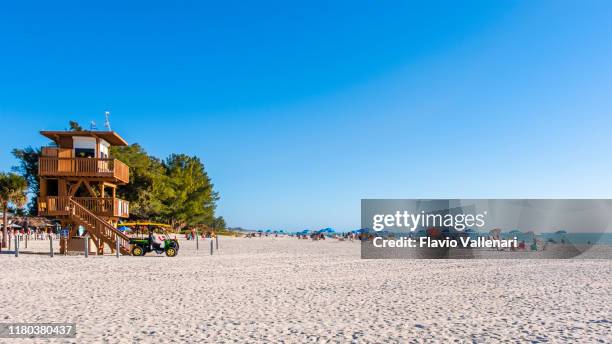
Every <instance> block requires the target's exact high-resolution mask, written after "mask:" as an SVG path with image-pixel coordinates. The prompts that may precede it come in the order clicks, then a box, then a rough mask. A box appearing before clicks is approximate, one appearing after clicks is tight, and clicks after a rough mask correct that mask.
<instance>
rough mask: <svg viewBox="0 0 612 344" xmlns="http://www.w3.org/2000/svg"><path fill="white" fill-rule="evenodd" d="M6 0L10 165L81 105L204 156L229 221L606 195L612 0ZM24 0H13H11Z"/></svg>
mask: <svg viewBox="0 0 612 344" xmlns="http://www.w3.org/2000/svg"><path fill="white" fill-rule="evenodd" d="M15 3H17V4H7V3H4V4H2V5H0V119H1V120H2V121H1V123H2V129H3V130H2V132H1V134H0V147H1V149H0V170H9V169H10V167H11V166H12V165H14V164H15V161H14V159H13V158H12V157H11V155H10V150H11V149H12V148H13V147H24V146H27V145H33V146H39V145H43V144H44V143H45V140H44V138H43V137H41V136H40V135H39V134H38V131H39V130H41V129H63V128H65V127H66V123H67V122H68V120H70V119H74V120H78V121H80V122H81V123H82V124H85V125H87V123H89V121H90V120H96V122H97V123H98V127H102V124H103V117H104V116H103V114H104V111H105V110H109V111H111V123H112V126H113V129H114V130H116V131H118V132H119V133H120V134H121V135H123V136H124V137H125V138H126V139H127V140H128V141H129V142H131V143H133V142H137V143H140V144H142V145H143V146H144V147H145V148H146V149H147V151H148V152H149V153H151V154H153V155H156V156H158V157H165V156H167V155H168V154H170V153H172V152H184V153H188V154H193V155H198V156H200V157H201V158H202V159H203V160H204V162H205V164H206V168H207V170H208V172H209V174H210V176H211V177H212V179H213V182H214V184H215V187H216V189H217V190H218V191H219V192H220V193H221V197H222V199H221V201H220V203H219V208H218V212H219V214H221V215H223V216H224V217H225V218H226V219H227V221H228V223H229V224H230V225H232V226H243V227H248V228H274V229H304V228H311V229H312V228H321V227H326V226H333V227H336V228H339V229H348V228H357V227H358V226H359V211H360V209H359V207H360V199H361V198H421V197H422V198H435V197H460V198H470V197H487V198H500V197H519V198H522V197H611V196H612V183H611V180H610V179H611V178H610V170H611V168H612V163H611V158H610V156H611V155H612V154H611V148H612V111H611V109H612V107H611V105H612V92H611V91H612V89H611V84H612V25H610V23H612V3H611V2H609V1H476V2H456V1H449V2H443V1H442V2H441V1H436V2H420V3H418V4H417V3H412V2H409V1H397V2H393V1H383V2H380V1H379V2H374V1H321V2H317V1H304V2H288V1H272V2H265V1H260V2H248V4H246V3H245V2H238V1H237V2H232V1H223V2H215V3H212V2H211V3H205V2H202V1H179V2H176V4H174V5H170V4H156V3H155V2H153V1H146V2H141V3H136V2H132V3H131V4H128V3H127V2H124V1H121V2H115V1H103V2H95V3H93V4H89V5H82V4H79V2H71V3H68V2H41V3H36V2H27V1H24V2H15ZM13 6H18V7H13Z"/></svg>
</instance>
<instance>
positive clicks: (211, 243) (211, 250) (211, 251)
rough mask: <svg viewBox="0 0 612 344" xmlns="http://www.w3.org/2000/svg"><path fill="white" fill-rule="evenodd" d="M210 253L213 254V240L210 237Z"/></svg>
mask: <svg viewBox="0 0 612 344" xmlns="http://www.w3.org/2000/svg"><path fill="white" fill-rule="evenodd" d="M210 255H211V256H212V255H213V242H212V239H210Z"/></svg>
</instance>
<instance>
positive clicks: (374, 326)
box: [0, 237, 612, 343]
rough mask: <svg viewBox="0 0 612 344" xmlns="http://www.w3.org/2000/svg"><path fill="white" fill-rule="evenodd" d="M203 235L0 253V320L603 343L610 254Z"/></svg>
mask: <svg viewBox="0 0 612 344" xmlns="http://www.w3.org/2000/svg"><path fill="white" fill-rule="evenodd" d="M47 245H48V243H47V242H45V241H38V242H36V241H31V242H30V243H29V246H30V249H29V250H34V251H36V250H38V251H41V252H42V251H44V250H45V249H46V248H47V247H48V246H47ZM209 247H210V246H209V241H206V242H203V241H200V250H199V251H196V250H195V242H194V241H181V250H180V252H179V255H178V257H175V258H167V257H165V256H157V255H155V254H152V255H149V256H146V257H128V256H125V257H121V258H119V259H117V258H115V257H113V256H104V257H96V256H90V257H89V258H87V259H85V258H84V257H83V256H59V255H56V256H55V257H54V258H50V257H48V256H43V255H26V254H22V255H21V256H20V257H19V258H15V257H14V256H12V255H8V254H2V255H0V265H1V266H2V269H1V271H2V279H1V280H0V288H1V290H2V291H3V292H2V293H0V303H1V304H2V315H1V316H2V320H1V321H2V322H74V323H76V324H77V338H76V339H62V340H59V339H54V340H49V341H54V342H74V343H77V342H78V343H84V342H110V343H132V342H134V343H137V342H157V343H166V342H180V341H188V342H270V341H271V342H287V343H293V342H313V343H315V342H316V343H318V342H342V343H346V342H359V343H362V342H363V343H368V342H402V343H405V342H431V341H434V342H435V341H437V342H449V341H455V342H475V343H489V342H580V343H587V342H593V343H597V342H601V343H605V342H607V343H609V342H611V341H612V306H611V305H612V294H611V293H610V290H612V282H611V281H612V261H609V260H469V261H468V260H436V261H434V260H362V259H360V258H359V252H360V251H359V244H358V243H357V242H339V241H335V240H327V241H319V242H312V241H307V240H297V239H294V238H252V239H246V238H226V237H223V238H221V240H220V250H219V251H218V252H215V255H213V256H210V254H209ZM1 341H3V342H7V341H8V340H7V339H3V340H1ZM10 342H32V340H29V339H14V340H11V341H10ZM36 342H41V339H36Z"/></svg>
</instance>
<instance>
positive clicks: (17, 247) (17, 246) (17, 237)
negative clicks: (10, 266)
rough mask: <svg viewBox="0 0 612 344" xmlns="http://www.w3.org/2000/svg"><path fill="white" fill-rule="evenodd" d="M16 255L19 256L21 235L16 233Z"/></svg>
mask: <svg viewBox="0 0 612 344" xmlns="http://www.w3.org/2000/svg"><path fill="white" fill-rule="evenodd" d="M15 257H19V235H15Z"/></svg>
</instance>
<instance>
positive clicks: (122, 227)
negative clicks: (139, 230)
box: [117, 226, 132, 232]
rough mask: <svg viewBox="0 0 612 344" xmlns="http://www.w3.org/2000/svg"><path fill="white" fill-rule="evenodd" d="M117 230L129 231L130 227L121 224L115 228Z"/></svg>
mask: <svg viewBox="0 0 612 344" xmlns="http://www.w3.org/2000/svg"><path fill="white" fill-rule="evenodd" d="M117 229H118V230H119V231H121V232H125V231H131V230H132V229H131V228H130V227H126V226H121V227H119V228H117Z"/></svg>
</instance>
